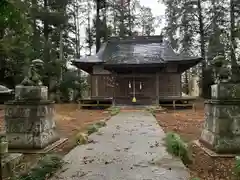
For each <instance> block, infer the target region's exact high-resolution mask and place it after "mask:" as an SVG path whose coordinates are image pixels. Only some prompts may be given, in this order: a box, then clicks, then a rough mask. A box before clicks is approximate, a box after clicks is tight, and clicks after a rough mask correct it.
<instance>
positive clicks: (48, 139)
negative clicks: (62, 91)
mask: <svg viewBox="0 0 240 180" xmlns="http://www.w3.org/2000/svg"><path fill="white" fill-rule="evenodd" d="M53 118H54V104H53V102H51V101H49V100H47V87H42V86H40V87H37V86H18V87H16V98H15V100H14V101H9V102H7V103H6V104H5V126H6V135H7V139H8V142H9V148H10V149H12V148H14V149H41V148H45V147H46V146H48V145H49V144H51V143H53V142H55V141H57V140H59V136H58V134H57V132H56V124H55V121H54V119H53Z"/></svg>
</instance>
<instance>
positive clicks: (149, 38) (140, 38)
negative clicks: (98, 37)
mask: <svg viewBox="0 0 240 180" xmlns="http://www.w3.org/2000/svg"><path fill="white" fill-rule="evenodd" d="M120 41H123V42H135V41H154V42H158V43H162V42H163V36H162V35H154V36H125V37H119V36H113V37H110V38H109V39H108V42H120Z"/></svg>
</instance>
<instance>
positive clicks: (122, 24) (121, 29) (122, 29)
mask: <svg viewBox="0 0 240 180" xmlns="http://www.w3.org/2000/svg"><path fill="white" fill-rule="evenodd" d="M120 16H121V19H120V22H121V24H120V34H119V35H120V37H124V2H123V0H121V10H120Z"/></svg>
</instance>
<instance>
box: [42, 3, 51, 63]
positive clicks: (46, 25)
mask: <svg viewBox="0 0 240 180" xmlns="http://www.w3.org/2000/svg"><path fill="white" fill-rule="evenodd" d="M44 9H45V10H46V12H47V13H48V0H44ZM43 24H44V27H43V35H44V40H45V43H44V61H45V62H49V60H50V59H49V57H50V55H49V42H48V40H49V23H48V20H47V19H44V23H43Z"/></svg>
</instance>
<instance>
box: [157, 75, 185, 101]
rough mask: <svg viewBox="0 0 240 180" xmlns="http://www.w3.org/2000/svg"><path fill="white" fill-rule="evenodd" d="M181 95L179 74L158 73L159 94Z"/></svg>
mask: <svg viewBox="0 0 240 180" xmlns="http://www.w3.org/2000/svg"><path fill="white" fill-rule="evenodd" d="M181 95H182V83H181V74H177V73H166V74H159V96H160V97H180V96H181Z"/></svg>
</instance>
